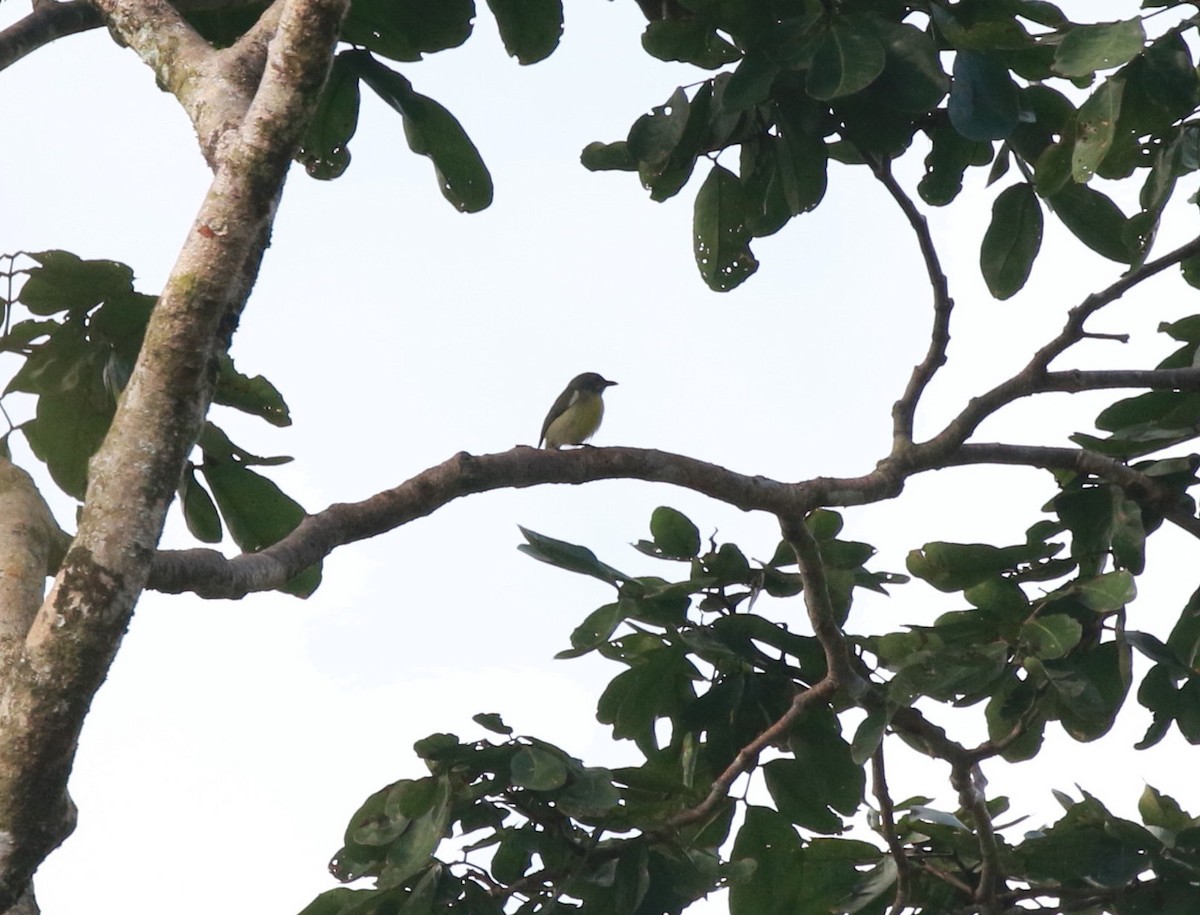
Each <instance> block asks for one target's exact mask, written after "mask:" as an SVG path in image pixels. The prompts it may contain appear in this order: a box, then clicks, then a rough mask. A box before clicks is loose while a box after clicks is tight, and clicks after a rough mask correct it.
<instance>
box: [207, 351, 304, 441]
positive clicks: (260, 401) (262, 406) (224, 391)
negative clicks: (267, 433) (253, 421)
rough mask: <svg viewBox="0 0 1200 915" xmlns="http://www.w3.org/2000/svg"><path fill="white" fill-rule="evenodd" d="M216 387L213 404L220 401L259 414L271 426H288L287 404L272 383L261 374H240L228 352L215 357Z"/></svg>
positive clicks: (289, 416) (225, 404)
mask: <svg viewBox="0 0 1200 915" xmlns="http://www.w3.org/2000/svg"><path fill="white" fill-rule="evenodd" d="M217 364H218V370H217V389H216V392H215V393H214V395H213V403H219V404H223V405H224V406H227V407H233V408H234V409H235V410H241V411H242V412H243V413H249V414H251V415H252V416H260V417H262V418H263V419H265V420H266V421H267V422H269V423H270V424H271V425H272V426H290V425H291V424H292V417H291V415H290V414H289V413H288V406H287V403H286V402H285V401H284V399H283V395H282V394H280V393H279V390H278V389H277V388H276V387H275V385H273V384H271V382H269V381H267V379H265V378H264V377H263V376H262V375H255V376H254V377H253V378H251V377H250V376H249V375H243V374H242V373H241V372H239V371H238V370H237V369H236V368H235V367H234V365H233V360H232V359H231V358H229V356H228V355H225V354H222V355H221V356H220V357H219V359H218V363H217Z"/></svg>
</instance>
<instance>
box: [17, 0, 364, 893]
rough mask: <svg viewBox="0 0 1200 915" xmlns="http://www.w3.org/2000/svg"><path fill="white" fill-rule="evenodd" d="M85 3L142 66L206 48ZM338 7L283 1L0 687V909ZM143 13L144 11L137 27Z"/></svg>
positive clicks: (110, 649) (169, 474) (188, 35)
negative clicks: (79, 505) (232, 136)
mask: <svg viewBox="0 0 1200 915" xmlns="http://www.w3.org/2000/svg"><path fill="white" fill-rule="evenodd" d="M97 3H98V4H99V5H101V6H102V7H103V11H104V12H105V14H106V16H107V17H108V21H109V22H110V24H111V25H112V26H113V27H114V28H115V29H116V30H117V31H118V33H119V34H121V36H122V37H124V38H126V39H128V40H129V41H130V43H131V44H140V47H139V50H140V52H141V53H143V55H144V56H148V57H150V58H154V57H155V55H158V54H163V55H170V54H186V53H187V51H186V50H182V51H181V48H194V47H197V46H198V45H197V44H196V42H201V43H203V41H202V39H199V37H198V36H196V35H195V33H194V32H190V29H189V28H188V27H187V26H186V24H182V20H180V19H179V17H178V14H177V13H175V12H174V11H173V10H171V9H170V8H169V7H165V5H164V4H163V3H162V2H161V0H97ZM346 6H347V2H346V0H286V5H285V7H284V12H283V16H282V19H281V21H280V24H279V28H278V33H277V35H276V40H275V41H273V42H272V44H271V48H270V58H271V59H270V61H269V65H268V66H266V67H265V72H266V74H267V76H266V77H265V78H263V79H262V84H261V86H259V88H258V93H257V95H256V96H255V99H254V103H253V111H254V113H255V116H256V120H255V122H254V123H253V124H251V125H247V127H246V128H245V129H244V130H238V131H237V139H236V141H235V142H234V143H233V144H231V147H230V149H231V153H230V155H228V156H227V157H225V159H224V160H223V161H221V162H220V163H219V167H218V168H217V170H216V175H215V176H214V179H213V182H212V185H211V187H210V189H209V192H208V195H207V196H206V197H205V200H204V202H203V204H202V205H201V208H200V211H199V213H198V215H197V219H196V222H195V223H194V224H193V226H192V230H191V231H190V232H189V234H188V237H187V239H186V242H185V244H184V246H183V248H182V249H181V251H180V254H179V259H178V260H177V261H176V264H175V267H174V269H173V271H172V274H171V277H170V279H169V280H168V282H167V284H166V288H165V289H164V291H163V294H162V296H161V297H160V298H159V300H158V302H157V304H156V305H155V307H154V310H153V312H152V313H151V317H150V321H149V324H148V325H147V328H146V336H145V341H144V343H143V345H142V348H141V351H140V353H139V355H138V359H137V363H136V365H135V367H134V370H133V374H132V376H131V378H130V381H129V384H128V385H127V386H126V388H125V390H124V392H123V393H122V395H121V399H120V401H119V403H118V405H117V411H116V415H115V416H114V418H113V420H112V424H111V426H110V428H109V431H108V434H107V436H106V437H105V439H104V442H103V444H102V445H101V447H100V449H99V451H97V453H96V454H95V456H94V457H93V458H92V461H91V465H90V474H89V483H88V491H87V499H86V502H85V505H84V508H83V513H82V515H81V518H80V523H79V532H78V534H77V535H76V537H75V540H74V543H73V544H72V545H71V548H70V549H69V550H68V552H67V554H66V557H65V559H64V561H63V563H62V567H61V568H60V569H59V571H58V574H57V575H56V577H55V580H54V584H53V586H52V588H51V589H50V592H49V594H48V595H47V596H46V598H45V600H44V601H43V602H42V604H41V607H40V608H39V609H38V611H37V614H36V617H35V619H34V621H33V623H32V625H31V626H30V627H29V630H28V633H27V634H26V636H25V638H24V640H23V642H22V644H21V647H20V658H19V663H15V664H13V665H12V666H11V667H10V669H9V671H8V675H7V676H6V677H5V678H4V679H3V683H2V690H3V691H2V693H0V831H2V834H3V841H2V842H0V911H5V910H7V909H8V908H9V907H10V906H11V905H12V904H13V902H14V901H15V900H16V899H17V898H18V897H20V896H21V894H22V893H23V892H24V891H25V889H26V887H27V886H28V884H29V879H30V876H31V875H32V873H33V871H34V870H35V869H36V868H37V866H38V865H39V864H40V863H41V861H42V860H43V859H44V858H45V856H46V855H47V854H48V853H49V852H50V850H51V849H52V848H53V847H54V846H55V845H56V844H57V842H58V841H59V840H61V835H59V834H53V835H48V834H47V832H46V828H45V824H46V822H47V818H44V807H45V806H46V804H47V799H50V801H51V802H56V801H57V802H59V803H64V802H66V792H65V788H66V783H67V779H68V777H69V775H70V772H71V767H72V765H73V763H74V756H75V751H76V748H77V746H78V738H79V733H80V729H81V728H82V725H83V720H84V718H85V716H86V715H87V713H88V709H89V706H90V704H91V701H92V697H93V696H94V695H95V693H96V690H97V689H98V688H99V687H100V684H101V683H102V682H103V681H104V678H105V676H106V675H107V673H108V669H109V666H110V664H111V663H112V660H113V658H114V657H115V655H116V652H117V649H118V648H119V646H120V643H121V639H122V637H123V636H124V634H125V630H126V628H127V627H128V625H129V621H130V618H131V617H132V614H133V608H134V605H135V603H136V601H137V599H138V596H139V595H140V593H141V591H142V589H143V587H144V585H145V581H146V578H147V577H148V575H149V573H150V566H151V563H152V560H153V557H154V550H155V547H156V545H157V543H158V539H159V536H160V534H161V532H162V525H163V522H164V520H165V517H166V512H167V507H168V506H169V505H170V503H171V500H172V498H173V495H174V489H175V486H176V484H177V482H178V480H179V475H180V473H181V472H182V470H183V466H184V461H185V459H186V457H187V452H188V451H189V450H190V448H191V443H192V442H194V441H195V439H196V436H197V434H198V432H199V430H200V427H201V423H202V422H203V420H204V415H205V413H206V412H207V408H208V405H209V402H210V400H211V396H212V389H213V384H214V382H215V374H216V361H217V355H218V354H219V353H220V352H221V351H223V349H224V348H225V347H226V346H227V345H228V334H229V326H230V323H231V322H232V321H233V320H235V319H236V316H237V315H238V314H239V313H240V311H241V308H242V307H243V306H244V304H245V299H246V296H248V295H249V291H250V287H251V285H252V283H253V277H254V276H255V274H256V273H257V268H258V264H259V262H260V260H261V257H262V254H263V252H264V251H265V249H266V245H267V240H268V237H269V234H270V227H271V222H272V219H273V217H274V213H275V210H276V207H277V205H278V200H279V197H280V194H281V193H282V190H283V182H284V178H285V176H286V174H287V170H288V166H289V164H290V160H291V154H292V152H293V150H294V149H295V146H296V144H297V142H298V141H299V137H300V132H301V130H302V129H303V127H304V125H305V123H306V121H307V117H308V115H310V114H311V111H312V109H313V108H315V106H316V101H317V95H318V93H319V90H320V87H321V84H322V83H323V82H324V79H325V77H326V75H327V74H328V71H329V66H330V61H331V58H332V49H333V44H334V41H335V39H336V35H337V30H338V27H339V24H340V22H341V18H342V16H343V15H344V13H345V9H346ZM139 10H143V11H147V12H146V14H145V15H144V16H142V17H141V18H140V19H139ZM155 17H160V18H161V19H162V20H163V21H161V22H154V20H155ZM158 25H161V26H163V28H164V29H166V36H165V38H164V40H165V42H166V43H165V44H156V43H155V41H154V40H152V39H151V38H149V37H148V35H147V34H143V32H144V33H149V32H151V31H153V28H152V27H157V26H158ZM139 29H142V30H143V31H139ZM172 41H178V42H179V44H177V45H172V44H171V42H172ZM204 47H205V48H207V45H204ZM206 59H207V58H206ZM155 62H156V63H157V64H158V67H157V71H158V72H160V73H161V72H166V71H170V72H174V71H173V69H172V67H173V65H172V64H171V62H170V61H166V60H156V61H155ZM285 80H286V81H287V82H286V83H285V82H284V81H285Z"/></svg>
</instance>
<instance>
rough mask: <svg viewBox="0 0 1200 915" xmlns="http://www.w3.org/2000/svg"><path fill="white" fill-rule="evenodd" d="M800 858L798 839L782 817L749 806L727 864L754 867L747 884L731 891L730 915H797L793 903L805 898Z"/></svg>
mask: <svg viewBox="0 0 1200 915" xmlns="http://www.w3.org/2000/svg"><path fill="white" fill-rule="evenodd" d="M802 855H803V853H802V850H801V847H800V837H799V836H798V835H797V834H796V831H795V829H793V828H792V826H791V824H790V823H788V821H787V820H786V819H784V817H783V816H781V815H780V814H779V813H776V812H775V811H774V810H771V809H769V808H766V807H757V806H754V805H748V806H747V807H746V817H745V819H744V820H743V822H742V826H741V828H740V829H739V830H738V834H737V839H736V840H735V841H734V843H733V853H732V855H731V856H730V860H731V861H733V862H736V861H753V862H754V863H755V865H756V866H755V868H754V870H753V871H752V873H751V874H750V877H749V878H748V879H747V880H745V881H744V882H739V883H735V884H733V886H731V887H730V889H729V913H730V915H796V913H797V911H798V907H797V904H796V901H797V899H798V898H800V897H801V896H802V895H803V894H804V882H805V880H804V878H805V871H804V868H803V866H802V864H801V860H802ZM814 911H815V910H814Z"/></svg>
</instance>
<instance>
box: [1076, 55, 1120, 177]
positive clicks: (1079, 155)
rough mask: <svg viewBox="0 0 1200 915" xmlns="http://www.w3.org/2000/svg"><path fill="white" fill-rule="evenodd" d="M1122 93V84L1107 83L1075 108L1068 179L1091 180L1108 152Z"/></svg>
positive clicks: (1114, 79) (1107, 81)
mask: <svg viewBox="0 0 1200 915" xmlns="http://www.w3.org/2000/svg"><path fill="white" fill-rule="evenodd" d="M1124 90H1125V81H1124V80H1122V79H1117V78H1115V77H1114V78H1113V79H1107V80H1105V81H1104V82H1103V83H1102V84H1101V86H1100V88H1099V89H1097V90H1096V91H1095V92H1093V93H1092V95H1091V96H1090V97H1089V98H1088V100H1087V101H1086V102H1084V103H1083V104H1082V105H1081V106H1080V108H1079V112H1078V114H1077V115H1076V118H1075V146H1074V148H1073V151H1072V153H1071V177H1072V178H1073V179H1074V180H1075V181H1076V182H1078V183H1079V184H1086V183H1087V182H1088V181H1090V180H1091V177H1092V175H1094V174H1095V173H1096V169H1098V168H1099V167H1100V163H1101V162H1103V161H1104V157H1105V156H1107V155H1108V151H1109V150H1110V149H1111V148H1112V145H1113V138H1114V136H1115V134H1116V130H1117V118H1118V117H1119V116H1120V114H1121V96H1122V93H1123V92H1124Z"/></svg>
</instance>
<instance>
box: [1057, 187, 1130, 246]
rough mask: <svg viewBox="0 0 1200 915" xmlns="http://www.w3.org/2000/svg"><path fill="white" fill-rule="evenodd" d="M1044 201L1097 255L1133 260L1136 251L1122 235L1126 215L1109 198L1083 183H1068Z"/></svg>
mask: <svg viewBox="0 0 1200 915" xmlns="http://www.w3.org/2000/svg"><path fill="white" fill-rule="evenodd" d="M1039 190H1040V188H1039ZM1046 202H1047V203H1048V204H1049V205H1050V208H1051V209H1052V210H1054V213H1055V215H1057V216H1058V218H1059V219H1061V220H1062V222H1063V225H1065V226H1066V227H1067V228H1068V229H1070V230H1071V233H1072V234H1073V235H1074V236H1075V237H1076V238H1078V239H1079V240H1080V241H1081V242H1083V243H1084V244H1085V245H1087V246H1088V247H1089V248H1091V249H1092V250H1093V251H1095V252H1096V253H1097V254H1099V255H1102V256H1103V257H1107V258H1108V259H1109V260H1114V261H1117V262H1119V263H1122V264H1128V263H1131V262H1132V261H1133V259H1134V257H1135V256H1136V254H1137V252H1136V250H1135V249H1134V247H1133V245H1132V244H1131V243H1130V242H1129V241H1127V240H1126V239H1125V237H1124V230H1125V223H1126V218H1125V214H1124V213H1122V212H1121V210H1120V208H1119V207H1118V206H1117V205H1116V204H1115V203H1113V202H1112V201H1111V200H1110V199H1109V198H1108V197H1106V196H1104V195H1103V194H1101V193H1100V192H1099V191H1096V190H1094V189H1092V188H1091V187H1088V186H1086V185H1082V184H1074V183H1069V184H1067V185H1066V186H1064V187H1063V188H1062V190H1060V191H1058V192H1056V193H1054V194H1052V195H1051V196H1050V197H1048V198H1047V199H1046Z"/></svg>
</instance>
